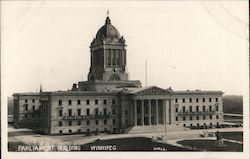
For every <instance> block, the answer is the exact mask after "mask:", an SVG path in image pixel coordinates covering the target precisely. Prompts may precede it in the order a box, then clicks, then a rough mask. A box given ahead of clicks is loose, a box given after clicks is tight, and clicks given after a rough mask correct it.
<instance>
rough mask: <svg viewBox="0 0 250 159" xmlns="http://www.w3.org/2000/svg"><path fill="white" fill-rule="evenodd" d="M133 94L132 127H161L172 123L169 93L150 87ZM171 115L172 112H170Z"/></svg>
mask: <svg viewBox="0 0 250 159" xmlns="http://www.w3.org/2000/svg"><path fill="white" fill-rule="evenodd" d="M132 93H133V114H134V125H135V126H145V125H149V126H150V125H163V124H165V122H166V124H171V123H172V122H173V119H172V116H173V115H170V113H171V110H173V109H171V107H172V104H171V98H170V95H169V92H168V91H166V90H163V89H161V88H158V87H155V86H152V87H146V88H142V89H139V90H136V91H134V92H132ZM172 113H173V112H172Z"/></svg>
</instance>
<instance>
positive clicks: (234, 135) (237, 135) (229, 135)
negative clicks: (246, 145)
mask: <svg viewBox="0 0 250 159" xmlns="http://www.w3.org/2000/svg"><path fill="white" fill-rule="evenodd" d="M221 136H222V137H223V138H225V139H230V140H237V141H243V132H242V131H238V132H221Z"/></svg>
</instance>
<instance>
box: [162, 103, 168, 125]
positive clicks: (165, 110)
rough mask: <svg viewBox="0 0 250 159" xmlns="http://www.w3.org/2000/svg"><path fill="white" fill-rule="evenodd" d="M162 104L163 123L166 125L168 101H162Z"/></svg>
mask: <svg viewBox="0 0 250 159" xmlns="http://www.w3.org/2000/svg"><path fill="white" fill-rule="evenodd" d="M161 101H162V102H161V104H162V123H163V124H165V123H166V112H167V105H166V103H167V102H166V100H163V99H161Z"/></svg>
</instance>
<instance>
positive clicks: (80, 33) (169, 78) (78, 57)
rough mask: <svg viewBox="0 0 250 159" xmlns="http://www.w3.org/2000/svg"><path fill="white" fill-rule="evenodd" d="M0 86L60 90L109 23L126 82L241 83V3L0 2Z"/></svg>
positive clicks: (81, 71) (232, 86)
mask: <svg viewBox="0 0 250 159" xmlns="http://www.w3.org/2000/svg"><path fill="white" fill-rule="evenodd" d="M1 4H2V6H1V18H2V19H1V30H2V31H1V42H2V47H1V52H2V55H1V56H2V57H1V60H2V61H1V64H2V65H1V69H2V89H3V91H4V92H5V93H6V94H7V95H8V96H11V95H12V94H13V93H15V92H35V91H39V87H40V84H42V86H43V90H44V91H55V90H67V89H70V88H71V87H72V84H73V83H78V81H82V80H87V75H88V71H89V67H90V49H89V46H90V43H91V41H92V40H93V38H94V37H95V35H96V33H97V31H98V29H99V28H101V26H103V25H104V23H105V18H106V16H107V10H108V9H109V16H110V18H111V23H112V25H114V26H115V27H116V28H117V29H118V31H119V32H120V34H121V35H123V36H124V38H125V40H126V44H127V69H128V72H129V75H130V79H131V80H141V82H142V85H143V86H145V63H146V60H147V68H148V69H147V75H148V76H147V85H148V86H149V85H156V86H158V87H161V88H168V87H171V88H172V89H174V90H195V89H200V90H221V91H223V92H225V94H236V95H242V94H243V93H244V92H245V90H246V89H247V88H248V59H249V58H248V43H249V39H248V24H247V23H248V11H247V10H248V5H247V1H244V0H243V1H210V2H208V1H186V2H184V1H158V2H152V1H146V2H141V1H121V2H115V1H105V2H103V1H101V2H98V1H93V2H90V1H89V2H88V1H50V2H49V1H35V2H33V1H23V2H22V1H14V2H13V1H8V2H7V1H1Z"/></svg>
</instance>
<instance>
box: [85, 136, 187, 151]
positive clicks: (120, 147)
mask: <svg viewBox="0 0 250 159" xmlns="http://www.w3.org/2000/svg"><path fill="white" fill-rule="evenodd" d="M106 145H115V146H116V150H117V151H154V148H162V149H165V150H167V151H190V149H187V148H181V147H177V146H173V145H169V144H164V143H158V142H153V141H152V140H151V139H150V138H145V137H134V138H121V139H111V140H100V141H95V142H92V143H89V144H85V145H82V146H81V150H82V151H90V150H91V146H106Z"/></svg>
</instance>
